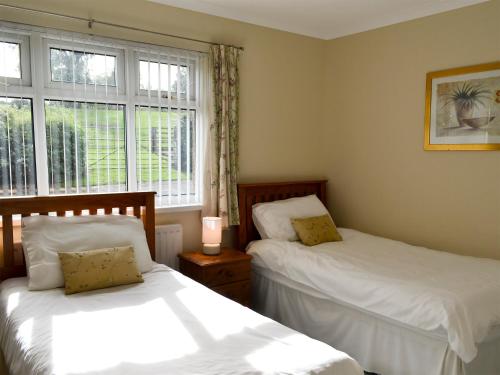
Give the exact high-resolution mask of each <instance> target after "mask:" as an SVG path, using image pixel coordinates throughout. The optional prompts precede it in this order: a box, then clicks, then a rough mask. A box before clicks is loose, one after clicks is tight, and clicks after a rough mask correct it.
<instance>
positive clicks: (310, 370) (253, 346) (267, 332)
mask: <svg viewBox="0 0 500 375" xmlns="http://www.w3.org/2000/svg"><path fill="white" fill-rule="evenodd" d="M143 276H144V279H145V282H144V283H142V284H135V285H129V286H121V287H114V288H108V289H102V290H97V291H93V292H85V293H80V294H75V295H70V296H66V295H65V294H64V290H63V289H61V288H57V289H51V290H46V291H28V289H27V279H26V278H25V277H23V278H12V279H8V280H6V281H4V282H3V283H2V284H1V294H0V345H1V348H2V351H3V353H4V355H5V360H6V363H7V365H8V367H9V368H10V371H11V375H17V374H97V373H99V374H219V375H220V374H276V373H290V374H336V375H360V374H362V370H361V368H360V367H359V365H358V364H357V363H356V362H355V361H354V360H353V359H351V358H350V357H349V356H348V355H346V354H345V353H342V352H340V351H337V350H335V349H333V348H331V347H330V346H328V345H326V344H323V343H321V342H319V341H316V340H313V339H311V338H308V337H306V336H305V335H303V334H300V333H298V332H296V331H294V330H292V329H289V328H286V327H284V326H283V325H281V324H279V323H277V322H274V321H272V320H270V319H268V318H265V317H263V316H261V315H259V314H257V313H255V312H253V311H252V310H250V309H247V308H245V307H243V306H241V305H239V304H237V303H235V302H233V301H230V300H228V299H226V298H224V297H222V296H220V295H218V294H216V293H215V292H212V291H210V290H209V289H207V288H205V287H204V286H202V285H200V284H198V283H196V282H194V281H193V280H191V279H189V278H187V277H185V276H183V275H181V274H180V273H178V272H176V271H173V270H171V269H169V268H168V267H165V266H162V265H154V268H153V270H152V271H151V272H148V273H145V274H143Z"/></svg>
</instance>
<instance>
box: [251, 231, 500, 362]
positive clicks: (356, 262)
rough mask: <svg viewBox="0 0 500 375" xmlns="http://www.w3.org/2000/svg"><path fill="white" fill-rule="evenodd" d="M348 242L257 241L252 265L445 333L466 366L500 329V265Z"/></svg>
mask: <svg viewBox="0 0 500 375" xmlns="http://www.w3.org/2000/svg"><path fill="white" fill-rule="evenodd" d="M339 231H340V233H341V234H342V237H343V238H344V241H341V242H330V243H324V244H320V245H317V246H313V247H307V246H304V245H302V244H301V243H299V242H287V241H278V240H269V239H268V240H261V241H255V242H254V243H252V244H251V245H250V246H249V251H248V252H249V254H252V255H253V256H254V259H253V262H255V264H256V265H258V266H261V267H266V268H269V269H271V270H273V271H275V272H278V273H279V274H282V275H284V276H285V277H287V278H289V279H291V280H293V281H295V282H298V283H301V284H303V285H307V286H309V287H312V288H314V289H315V290H318V291H320V292H322V293H323V294H325V295H327V296H330V297H333V298H335V299H336V300H337V301H340V302H343V303H346V304H349V305H352V306H356V307H359V308H361V309H363V310H365V311H368V312H371V313H375V314H379V315H380V316H384V317H388V318H390V319H393V320H395V321H398V322H401V323H404V324H406V325H409V326H412V327H416V328H419V329H422V330H426V331H438V330H441V329H444V330H445V331H446V333H447V336H448V342H449V345H450V347H451V349H452V350H453V351H455V352H456V353H457V354H458V355H459V356H460V358H461V359H462V360H464V361H465V362H470V361H472V360H473V359H474V357H475V356H476V355H477V347H476V343H479V342H481V341H482V340H483V339H484V338H485V337H486V335H487V334H488V332H489V330H490V329H491V328H492V327H493V326H495V325H498V324H500V261H495V260H490V259H480V258H473V257H465V256H459V255H454V254H451V253H446V252H440V251H434V250H429V249H426V248H422V247H416V246H411V245H408V244H405V243H402V242H398V241H392V240H388V239H385V238H381V237H376V236H371V235H368V234H364V233H361V232H358V231H355V230H351V229H342V228H341V229H340V230H339Z"/></svg>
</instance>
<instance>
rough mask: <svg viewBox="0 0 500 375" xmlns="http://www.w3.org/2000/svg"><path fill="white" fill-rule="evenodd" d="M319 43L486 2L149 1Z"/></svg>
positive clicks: (472, 0) (330, 0) (453, 0)
mask: <svg viewBox="0 0 500 375" xmlns="http://www.w3.org/2000/svg"><path fill="white" fill-rule="evenodd" d="M150 1H153V2H157V3H162V4H167V5H172V6H175V7H179V8H184V9H190V10H194V11H198V12H202V13H208V14H212V15H215V16H220V17H225V18H230V19H234V20H238V21H244V22H248V23H252V24H255V25H260V26H267V27H271V28H274V29H278V30H284V31H290V32H293V33H297V34H303V35H308V36H312V37H316V38H321V39H333V38H338V37H340V36H344V35H349V34H354V33H358V32H361V31H366V30H371V29H375V28H377V27H381V26H386V25H391V24H394V23H398V22H403V21H408V20H411V19H415V18H419V17H424V16H428V15H431V14H436V13H440V12H445V11H448V10H452V9H456V8H461V7H464V6H468V5H472V4H477V3H482V2H484V1H487V0H150Z"/></svg>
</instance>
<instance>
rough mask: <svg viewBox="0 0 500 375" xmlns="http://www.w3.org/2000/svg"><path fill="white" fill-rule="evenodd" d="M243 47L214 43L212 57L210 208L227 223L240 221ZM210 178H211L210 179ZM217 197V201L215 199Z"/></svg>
mask: <svg viewBox="0 0 500 375" xmlns="http://www.w3.org/2000/svg"><path fill="white" fill-rule="evenodd" d="M239 52H240V51H239V49H237V48H235V47H229V46H223V45H214V46H211V47H210V52H209V61H210V70H211V74H212V90H213V98H212V100H213V117H214V118H213V121H212V123H211V124H210V134H209V140H208V143H207V147H208V150H207V151H208V153H209V154H211V155H210V157H209V158H208V160H209V164H210V165H208V173H209V178H210V183H209V190H210V191H209V192H208V193H209V194H208V195H207V194H206V196H208V197H212V201H211V202H209V204H208V205H209V206H210V207H211V209H210V208H209V211H212V212H214V211H215V213H216V215H217V216H220V217H221V218H222V225H223V227H225V228H227V227H228V226H229V225H238V224H239V223H240V217H239V212H238V192H237V186H236V182H237V178H238V167H239V166H238V133H239V132H238V126H239V123H238V117H239V71H238V60H239ZM207 182H208V181H207ZM214 200H215V202H214Z"/></svg>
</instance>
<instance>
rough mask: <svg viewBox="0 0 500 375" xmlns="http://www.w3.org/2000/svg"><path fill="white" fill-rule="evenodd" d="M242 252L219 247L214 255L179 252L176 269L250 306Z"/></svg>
mask: <svg viewBox="0 0 500 375" xmlns="http://www.w3.org/2000/svg"><path fill="white" fill-rule="evenodd" d="M251 259H252V257H251V256H250V255H248V254H245V253H244V252H242V251H238V250H233V249H222V251H221V253H220V254H218V255H205V254H203V253H202V252H201V251H193V252H187V253H182V254H179V266H180V271H181V272H182V273H183V274H184V275H186V276H188V277H190V278H191V279H193V280H196V281H198V282H199V283H201V284H203V285H205V286H207V287H209V288H210V289H212V290H214V291H216V292H217V293H219V294H222V295H223V296H225V297H227V298H229V299H232V300H233V301H236V302H238V303H241V304H242V305H245V306H250V260H251Z"/></svg>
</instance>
